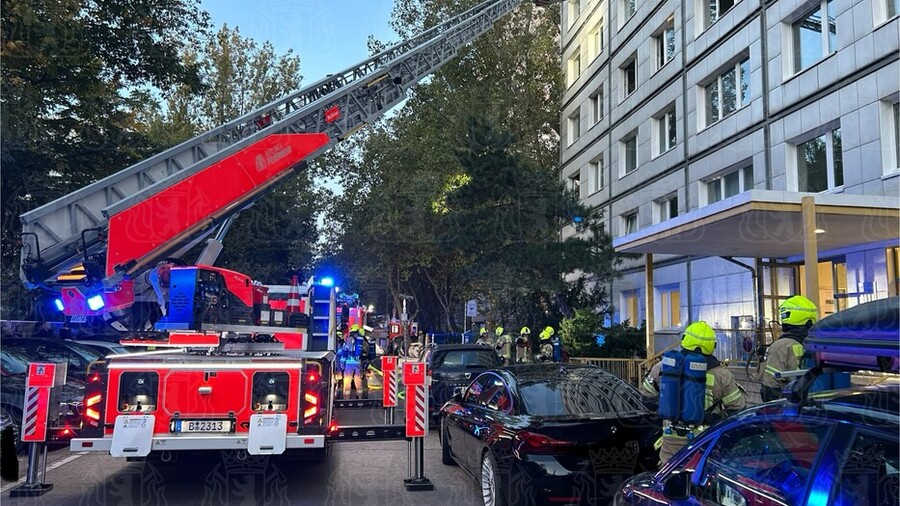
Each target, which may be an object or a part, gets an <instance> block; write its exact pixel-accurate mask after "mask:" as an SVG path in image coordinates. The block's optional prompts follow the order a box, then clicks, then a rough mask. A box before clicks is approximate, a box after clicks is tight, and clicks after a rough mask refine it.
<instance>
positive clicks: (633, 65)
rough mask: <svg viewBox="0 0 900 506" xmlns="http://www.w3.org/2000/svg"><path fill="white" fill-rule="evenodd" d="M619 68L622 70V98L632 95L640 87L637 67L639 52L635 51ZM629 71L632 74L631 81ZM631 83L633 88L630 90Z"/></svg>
mask: <svg viewBox="0 0 900 506" xmlns="http://www.w3.org/2000/svg"><path fill="white" fill-rule="evenodd" d="M619 70H621V71H622V91H623V95H622V100H625V99H626V98H628V97H630V96H631V95H633V94H634V92H636V91H637V89H638V68H637V52H634V53H632V54H631V56H629V57H628V58H627V59H626V60H625V61H624V62H623V63H622V66H621V67H619ZM629 72H630V74H631V76H632V79H631V82H629V79H628V77H629ZM629 84H630V85H631V90H630V91H629Z"/></svg>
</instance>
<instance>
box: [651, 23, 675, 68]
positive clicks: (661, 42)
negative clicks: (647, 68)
mask: <svg viewBox="0 0 900 506" xmlns="http://www.w3.org/2000/svg"><path fill="white" fill-rule="evenodd" d="M669 33H671V36H672V40H671V42H672V46H671V54H669V51H668V50H669V46H668V44H667V42H668V41H669V40H668V37H667V34H669ZM675 36H676V32H675V20H674V18H673V17H669V19H667V20H666V22H665V23H663V26H662V27H661V28H660V30H659V32H658V34H657V35H654V36H653V47H654V53H655V54H654V60H655V63H656V70H657V71H659V70H661V69H662V68H663V67H665V66H666V65H668V64H669V62H671V61H672V60H674V59H675V53H677V52H678V41H677V40H676V39H675Z"/></svg>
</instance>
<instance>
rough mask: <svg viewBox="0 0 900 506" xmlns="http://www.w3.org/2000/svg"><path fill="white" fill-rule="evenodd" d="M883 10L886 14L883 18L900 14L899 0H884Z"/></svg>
mask: <svg viewBox="0 0 900 506" xmlns="http://www.w3.org/2000/svg"><path fill="white" fill-rule="evenodd" d="M885 11H886V14H887V17H886V18H885V19H891V18H892V17H894V16H896V15H897V14H900V0H885Z"/></svg>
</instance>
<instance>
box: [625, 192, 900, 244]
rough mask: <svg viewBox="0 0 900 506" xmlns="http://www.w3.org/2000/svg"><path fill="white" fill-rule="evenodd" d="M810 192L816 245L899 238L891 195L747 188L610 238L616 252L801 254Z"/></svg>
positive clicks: (897, 208)
mask: <svg viewBox="0 0 900 506" xmlns="http://www.w3.org/2000/svg"><path fill="white" fill-rule="evenodd" d="M807 196H812V197H814V198H815V214H816V228H817V229H819V231H817V233H816V242H817V243H818V244H817V245H818V251H819V252H826V251H829V250H834V249H839V248H844V247H848V246H854V245H860V244H869V243H874V242H880V241H888V240H898V239H900V200H898V199H897V198H894V197H884V196H873V195H847V194H810V193H798V192H782V191H771V190H750V191H746V192H744V193H741V194H738V195H735V196H734V197H730V198H727V199H724V200H722V201H719V202H716V203H714V204H711V205H708V206H705V207H702V208H700V209H696V210H694V211H691V212H689V213H686V214H683V215H680V216H676V217H675V218H672V219H670V220H667V221H665V222H664V223H659V224H656V225H653V226H652V227H647V228H645V229H642V230H639V231H638V232H635V233H632V234H628V235H626V236H623V237H619V238H617V239H614V240H613V246H614V247H615V249H616V251H618V252H620V253H655V254H674V255H697V256H729V257H753V258H786V257H794V256H802V255H803V254H804V237H805V236H804V228H803V216H802V213H801V199H802V198H803V197H807Z"/></svg>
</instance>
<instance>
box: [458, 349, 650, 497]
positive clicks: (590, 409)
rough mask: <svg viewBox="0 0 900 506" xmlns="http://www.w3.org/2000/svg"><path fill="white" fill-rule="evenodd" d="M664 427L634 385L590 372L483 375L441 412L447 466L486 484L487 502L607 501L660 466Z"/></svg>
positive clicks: (562, 368)
mask: <svg viewBox="0 0 900 506" xmlns="http://www.w3.org/2000/svg"><path fill="white" fill-rule="evenodd" d="M660 426H661V421H660V420H659V418H658V417H657V415H656V413H654V412H652V411H649V410H647V409H646V408H645V407H644V405H643V403H642V400H641V395H640V393H639V392H638V391H637V389H635V388H634V387H632V386H631V385H629V384H628V383H626V382H625V381H623V380H622V379H620V378H619V377H617V376H614V375H612V374H610V373H608V372H606V371H604V370H602V369H599V368H596V367H590V366H576V365H559V364H535V365H522V366H513V367H509V368H505V369H497V370H491V371H487V372H484V373H482V374H481V375H479V376H478V377H477V378H475V380H474V381H473V382H472V383H471V385H469V387H468V388H467V389H465V391H463V392H461V393H457V394H456V395H454V397H453V399H452V400H451V401H450V402H448V403H447V404H445V405H444V407H443V408H442V410H441V460H442V462H443V463H444V464H447V465H452V464H455V463H458V464H459V465H460V466H462V467H463V469H465V470H466V471H468V472H469V473H470V474H471V475H472V476H474V477H475V478H476V480H477V481H478V482H479V483H480V484H481V489H482V495H483V497H484V504H485V505H486V506H494V505H506V504H536V505H537V504H607V503H609V502H610V501H611V500H612V497H613V495H614V494H615V492H616V490H617V489H618V488H619V486H620V485H621V484H622V482H623V481H624V480H625V479H627V478H628V477H630V476H632V475H634V474H635V473H636V472H642V471H646V470H650V469H655V467H656V463H657V460H658V458H659V455H658V453H657V452H656V450H655V449H654V448H653V444H654V442H655V441H656V440H657V439H658V438H659V436H660V435H661V430H660Z"/></svg>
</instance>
